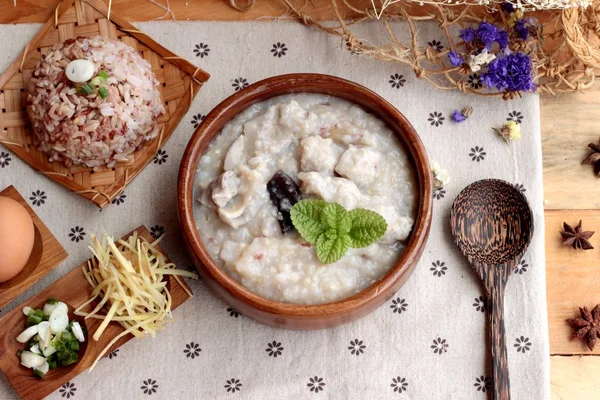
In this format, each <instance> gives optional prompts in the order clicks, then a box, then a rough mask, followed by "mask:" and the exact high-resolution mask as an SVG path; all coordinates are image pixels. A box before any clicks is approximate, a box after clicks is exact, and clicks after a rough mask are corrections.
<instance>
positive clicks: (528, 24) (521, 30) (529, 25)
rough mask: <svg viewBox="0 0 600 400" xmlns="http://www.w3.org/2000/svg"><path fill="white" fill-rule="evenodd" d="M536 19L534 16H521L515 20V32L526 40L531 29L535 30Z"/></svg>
mask: <svg viewBox="0 0 600 400" xmlns="http://www.w3.org/2000/svg"><path fill="white" fill-rule="evenodd" d="M537 24H538V21H537V19H535V18H534V17H526V18H521V19H519V20H517V21H515V32H517V34H518V35H519V37H520V38H521V39H523V40H527V38H528V37H529V35H530V34H531V32H532V31H535V27H536V26H537Z"/></svg>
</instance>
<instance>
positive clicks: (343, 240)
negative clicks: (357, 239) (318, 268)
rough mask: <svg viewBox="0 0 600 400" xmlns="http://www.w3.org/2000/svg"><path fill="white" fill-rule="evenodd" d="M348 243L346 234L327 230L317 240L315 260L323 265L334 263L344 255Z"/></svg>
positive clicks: (348, 238)
mask: <svg viewBox="0 0 600 400" xmlns="http://www.w3.org/2000/svg"><path fill="white" fill-rule="evenodd" d="M350 242H351V240H350V237H349V236H348V234H345V233H340V232H337V231H336V230H335V229H328V230H327V231H326V232H324V233H322V234H321V236H319V239H318V240H317V245H316V251H317V258H318V259H319V261H321V262H322V263H323V264H331V263H334V262H336V261H337V260H339V259H340V258H342V257H343V256H344V254H346V252H347V251H348V248H349V247H350Z"/></svg>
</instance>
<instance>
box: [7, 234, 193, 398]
mask: <svg viewBox="0 0 600 400" xmlns="http://www.w3.org/2000/svg"><path fill="white" fill-rule="evenodd" d="M136 231H137V233H138V235H139V236H140V237H142V238H145V239H147V240H148V241H150V242H152V241H153V239H152V236H151V235H150V233H149V232H148V230H147V229H146V228H145V227H143V226H141V227H139V228H137V229H136ZM132 233H133V232H132ZM132 233H129V234H127V235H125V236H124V238H127V237H129V236H131V234H132ZM158 249H159V250H160V251H161V252H162V253H163V254H164V251H163V250H162V249H161V248H160V247H158ZM85 265H87V261H86V262H85V263H83V264H81V265H80V266H79V267H77V268H75V269H74V270H73V271H71V272H69V273H68V274H67V275H65V276H63V277H62V278H61V279H59V280H57V281H56V282H54V283H53V284H52V285H51V286H50V287H49V288H47V289H46V290H44V291H43V292H41V293H39V294H38V295H36V296H34V297H32V298H30V299H29V300H27V301H26V302H24V303H23V304H21V305H20V306H18V307H17V308H15V309H14V310H12V311H11V312H9V313H8V314H6V315H5V316H4V317H2V319H0V369H1V370H2V372H4V375H5V376H6V379H7V380H8V381H9V382H10V384H11V385H12V387H13V388H14V389H15V391H16V392H17V394H18V395H19V396H20V397H21V399H23V400H41V399H43V398H44V397H46V396H48V395H49V394H50V393H52V392H54V391H55V390H56V389H58V388H60V387H61V386H62V385H63V384H65V383H66V382H68V381H70V380H71V379H73V378H74V377H75V376H77V375H79V374H80V373H82V372H83V371H85V370H86V369H88V368H89V367H90V366H91V365H92V363H93V362H94V360H95V359H96V357H98V355H99V354H100V352H101V351H102V350H103V349H104V348H105V347H106V345H108V343H109V342H110V341H111V340H112V339H113V338H114V337H115V336H117V335H118V334H120V333H121V332H123V331H124V328H123V327H122V326H121V325H119V324H117V323H110V324H108V326H107V328H106V330H105V331H104V333H103V334H102V336H101V337H100V339H99V340H98V341H94V340H93V339H91V338H92V336H93V334H94V332H95V331H96V329H97V328H98V326H99V325H100V324H101V323H102V320H99V319H93V318H92V319H89V320H87V321H84V319H83V318H81V317H77V316H74V315H73V314H72V311H73V309H74V308H75V307H78V306H79V305H80V304H82V303H84V302H85V301H86V300H87V299H89V297H90V295H91V293H92V288H91V286H90V284H89V283H88V281H87V279H86V278H85V275H84V274H83V271H82V267H83V266H85ZM168 279H169V280H168V282H167V287H168V288H169V291H170V293H171V297H172V301H173V302H172V308H173V309H175V308H177V307H179V306H180V305H182V304H183V303H184V302H185V301H187V300H188V299H189V298H190V296H189V295H188V293H187V292H186V290H185V289H184V288H183V287H182V286H181V285H179V283H177V281H176V280H175V279H174V278H173V277H172V276H169V278H168ZM181 282H182V283H183V285H185V288H186V289H187V290H188V291H189V290H190V288H189V287H188V286H187V284H186V283H185V282H184V281H183V280H181ZM190 292H191V291H190ZM50 297H54V298H57V299H59V300H61V301H63V302H65V303H66V304H67V305H68V306H69V311H70V318H75V319H76V320H77V321H79V322H80V323H84V324H85V326H86V328H87V332H88V333H87V335H86V341H85V342H84V343H82V346H81V350H80V352H79V361H77V362H76V363H75V364H73V365H70V366H68V367H66V368H58V369H56V370H53V371H50V372H48V374H47V375H46V376H45V377H44V378H42V379H40V378H37V377H35V376H34V375H33V371H32V370H31V369H28V368H25V367H23V366H21V361H20V359H19V357H17V355H16V352H17V350H20V349H23V348H24V345H23V344H21V343H19V342H17V340H16V338H17V335H19V333H21V332H22V331H23V330H24V329H25V315H24V314H23V311H22V310H23V307H25V306H30V307H34V308H35V307H40V306H43V305H44V303H45V302H46V301H47V300H48V299H49V298H50ZM93 306H95V304H92V307H93ZM132 338H133V335H127V336H124V337H122V338H121V339H119V340H118V341H117V342H116V343H115V344H114V345H113V346H112V347H111V349H110V350H109V351H108V352H107V353H106V354H107V355H108V354H109V353H110V352H111V351H114V350H115V349H117V348H119V347H120V346H121V345H122V344H123V343H126V342H128V341H129V340H130V339H132Z"/></svg>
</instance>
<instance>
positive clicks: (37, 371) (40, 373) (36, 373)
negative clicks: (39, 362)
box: [33, 369, 46, 378]
mask: <svg viewBox="0 0 600 400" xmlns="http://www.w3.org/2000/svg"><path fill="white" fill-rule="evenodd" d="M33 374H34V375H35V376H37V377H38V378H43V377H44V375H46V374H45V373H43V372H42V371H40V370H39V369H34V370H33Z"/></svg>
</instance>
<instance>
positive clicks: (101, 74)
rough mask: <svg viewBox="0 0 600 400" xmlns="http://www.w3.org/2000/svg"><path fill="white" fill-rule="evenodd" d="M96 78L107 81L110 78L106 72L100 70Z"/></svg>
mask: <svg viewBox="0 0 600 400" xmlns="http://www.w3.org/2000/svg"><path fill="white" fill-rule="evenodd" d="M98 77H100V78H102V79H104V80H107V79H108V78H110V75H108V72H106V71H105V70H101V71H100V72H98Z"/></svg>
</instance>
